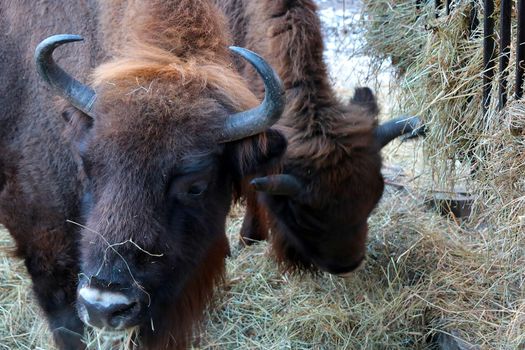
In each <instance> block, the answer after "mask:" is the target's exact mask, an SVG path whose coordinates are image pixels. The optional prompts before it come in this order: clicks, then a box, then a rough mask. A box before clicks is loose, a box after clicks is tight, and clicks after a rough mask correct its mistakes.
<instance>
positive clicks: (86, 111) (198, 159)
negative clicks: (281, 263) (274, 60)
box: [0, 0, 286, 349]
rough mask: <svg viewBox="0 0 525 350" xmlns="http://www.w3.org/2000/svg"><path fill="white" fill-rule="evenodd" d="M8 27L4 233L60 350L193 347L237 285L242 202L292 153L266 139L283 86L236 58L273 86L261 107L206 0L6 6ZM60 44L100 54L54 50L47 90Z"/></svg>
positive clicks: (1, 127)
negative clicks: (128, 335) (235, 224)
mask: <svg viewBox="0 0 525 350" xmlns="http://www.w3.org/2000/svg"><path fill="white" fill-rule="evenodd" d="M97 11H99V12H97ZM0 13H2V18H1V19H0V29H1V30H2V33H3V35H4V36H3V41H2V43H1V44H0V58H1V61H2V65H1V67H0V76H1V79H2V81H1V84H0V105H1V106H2V109H1V112H0V150H1V153H0V222H1V223H2V224H4V225H5V227H6V228H7V229H8V230H9V232H10V233H11V235H12V236H13V237H14V239H15V241H16V245H17V252H16V253H17V255H18V256H19V257H22V258H24V259H25V263H26V266H27V270H28V272H29V274H30V275H31V278H32V280H33V286H34V292H35V294H36V296H37V299H38V301H39V303H40V306H41V307H42V309H43V310H44V312H45V315H46V317H47V319H48V321H49V325H50V328H51V329H52V330H53V332H54V337H55V340H56V343H57V345H58V346H59V348H61V349H81V348H84V344H83V343H82V341H81V335H82V333H83V323H85V324H88V325H92V326H96V327H101V328H102V327H103V328H106V329H110V330H111V329H112V330H120V329H127V328H130V327H138V328H139V339H138V342H139V344H140V345H139V347H140V348H146V349H183V348H186V347H187V345H188V342H189V339H191V335H192V330H193V329H194V326H195V324H196V322H197V321H198V320H199V318H200V316H201V314H202V312H203V309H204V307H205V305H206V304H207V302H208V301H209V299H210V297H211V295H212V292H213V289H214V286H215V285H216V283H217V282H218V281H220V280H221V278H222V276H223V270H224V259H225V256H226V255H227V253H228V242H227V240H226V236H225V220H226V216H227V213H228V211H229V207H230V202H231V200H232V193H233V192H234V190H235V189H236V188H238V187H239V186H240V181H241V179H242V178H244V177H246V176H248V175H250V174H255V173H256V169H263V170H264V169H266V168H270V167H272V166H273V165H272V164H273V163H275V162H276V160H277V159H278V157H279V156H280V155H281V154H282V153H283V152H284V149H285V146H286V141H285V139H284V138H283V137H282V136H281V134H279V133H278V132H275V131H272V130H268V131H266V130H267V129H268V127H269V126H270V125H271V124H273V123H274V122H275V121H276V119H277V118H278V117H279V116H280V115H281V113H282V109H283V104H284V100H283V97H284V92H283V90H282V85H281V82H280V80H279V79H278V77H277V76H276V74H275V72H274V71H273V70H272V69H271V68H270V66H269V65H268V64H267V63H266V62H265V61H264V60H263V59H262V58H260V57H259V56H257V55H255V54H253V53H251V52H249V51H247V50H245V49H241V48H232V50H233V51H234V52H235V53H236V54H238V55H239V56H241V57H243V58H244V59H245V60H247V61H248V62H250V64H252V65H253V66H254V67H255V69H256V70H257V71H258V72H259V75H260V76H261V77H262V79H263V80H264V85H265V89H266V93H265V99H264V101H263V102H262V103H261V104H260V105H259V106H257V105H258V104H259V103H258V101H257V98H256V97H255V96H254V94H253V93H252V92H251V91H250V90H249V88H248V87H247V85H246V83H245V80H243V78H242V77H241V76H240V75H239V73H237V71H235V70H234V68H233V61H232V57H231V53H230V52H229V51H228V48H227V45H228V44H229V43H230V42H231V38H230V36H229V34H228V33H229V32H228V30H227V26H226V21H225V19H224V17H223V16H221V15H220V14H219V12H218V9H217V8H216V7H215V5H213V4H211V3H210V2H208V1H204V0H179V1H167V0H150V1H145V0H144V1H140V0H135V1H129V2H128V1H122V0H108V1H101V2H100V3H98V4H97V3H95V2H94V1H67V2H54V1H39V2H37V3H35V2H34V1H32V0H22V1H10V0H8V1H4V2H2V3H1V4H0ZM57 32H58V33H59V32H79V33H81V34H83V35H84V36H85V37H86V38H87V39H88V40H87V42H86V44H83V45H80V44H75V45H73V44H70V45H65V46H64V47H60V48H59V46H61V45H64V44H66V43H71V42H74V41H79V40H82V39H81V37H80V36H77V35H54V36H51V37H49V38H47V39H45V40H44V41H42V42H41V43H40V44H39V45H38V47H37V49H36V53H35V62H36V68H37V69H36V70H38V73H39V75H40V79H39V77H38V75H37V73H36V70H35V67H34V63H33V62H32V59H31V56H32V55H31V53H30V52H31V51H32V50H33V49H34V47H35V46H36V43H37V42H38V41H40V40H41V39H42V38H45V37H46V36H49V35H51V34H53V33H57ZM57 48H58V49H57ZM56 49H57V50H56ZM55 50H56V51H57V52H56V57H55V58H57V60H59V61H60V66H59V65H58V64H57V63H56V62H55V60H54V58H53V52H54V51H55ZM58 55H60V56H58ZM104 58H106V59H105V61H106V62H105V63H102V64H101V60H103V59H104ZM61 66H62V67H65V69H63V68H61ZM91 66H96V68H95V69H94V70H93V71H91V70H90V69H89V68H88V67H91ZM66 71H68V72H69V73H71V75H77V77H79V78H80V79H79V80H86V81H90V83H89V85H84V84H82V83H80V82H79V80H76V79H75V78H73V77H72V76H71V75H70V74H69V73H66ZM88 75H89V76H90V78H89V80H88V79H87V76H88ZM42 80H43V81H42ZM44 82H45V83H47V86H48V87H49V88H51V90H52V92H53V93H54V94H55V95H59V96H62V97H63V98H62V99H60V100H59V101H53V94H52V93H50V92H49V91H47V90H46V89H45V88H44V87H45V84H44ZM55 102H56V103H55Z"/></svg>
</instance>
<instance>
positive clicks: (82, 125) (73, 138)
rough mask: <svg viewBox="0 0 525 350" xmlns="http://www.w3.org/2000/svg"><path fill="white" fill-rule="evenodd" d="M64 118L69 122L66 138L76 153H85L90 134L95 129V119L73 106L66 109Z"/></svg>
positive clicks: (63, 112) (63, 113)
mask: <svg viewBox="0 0 525 350" xmlns="http://www.w3.org/2000/svg"><path fill="white" fill-rule="evenodd" d="M62 118H63V119H64V120H65V121H66V122H67V127H66V130H65V135H66V138H67V139H68V140H69V141H70V142H71V144H72V145H73V146H74V149H75V150H76V151H78V152H80V153H83V152H84V148H85V145H86V141H87V138H88V135H89V132H90V130H91V128H92V127H93V118H91V117H90V116H88V115H87V114H84V113H83V112H81V111H79V110H78V109H76V108H74V107H72V106H68V107H65V108H64V110H63V111H62Z"/></svg>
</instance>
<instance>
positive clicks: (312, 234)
mask: <svg viewBox="0 0 525 350" xmlns="http://www.w3.org/2000/svg"><path fill="white" fill-rule="evenodd" d="M330 108H331V109H328V110H327V111H325V115H324V116H323V118H325V120H326V123H327V124H328V125H329V127H326V126H325V127H326V128H325V129H323V130H317V129H316V128H315V126H313V127H312V130H294V129H293V128H291V129H292V130H291V131H289V132H288V133H289V135H288V140H289V146H288V150H287V152H286V156H285V158H284V164H283V174H280V175H271V176H266V177H259V178H255V179H254V180H252V182H251V183H252V185H253V186H254V187H255V189H256V190H258V191H260V192H262V193H261V194H260V197H262V202H263V203H264V205H265V206H266V207H267V209H268V211H269V213H270V215H269V216H270V222H271V225H272V231H273V234H272V240H273V247H274V251H275V253H276V255H277V258H278V259H279V260H280V261H282V262H284V263H285V264H286V265H288V266H289V267H292V268H314V267H317V268H320V269H321V270H324V271H327V272H329V273H332V274H336V275H340V276H346V275H347V274H348V273H350V272H351V271H353V270H355V269H356V268H357V267H359V266H360V265H361V264H362V262H363V260H364V258H365V253H366V238H367V232H368V224H367V219H368V217H369V215H370V213H371V212H372V210H373V209H374V207H375V206H376V204H377V203H378V201H379V199H380V198H381V195H382V193H383V187H384V184H383V177H382V175H381V158H380V154H379V151H380V148H381V147H382V146H384V145H386V144H387V143H388V142H389V141H391V140H393V139H394V138H395V137H397V136H400V135H402V134H405V133H407V132H413V131H414V130H415V129H416V127H417V124H418V120H417V118H415V119H409V120H408V123H407V120H406V118H404V119H399V120H393V121H390V122H388V123H386V124H383V125H380V126H378V127H374V120H375V116H376V115H377V112H378V107H377V104H376V101H375V97H374V95H373V93H372V92H371V91H370V90H369V89H368V88H360V89H357V90H356V94H355V96H354V98H353V99H352V101H351V103H350V105H349V106H337V107H330Z"/></svg>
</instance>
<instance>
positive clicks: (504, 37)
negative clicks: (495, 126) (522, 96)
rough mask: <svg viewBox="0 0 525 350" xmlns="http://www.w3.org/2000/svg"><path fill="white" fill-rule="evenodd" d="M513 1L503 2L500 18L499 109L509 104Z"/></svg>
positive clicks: (502, 0)
mask: <svg viewBox="0 0 525 350" xmlns="http://www.w3.org/2000/svg"><path fill="white" fill-rule="evenodd" d="M511 10H512V0H501V18H500V45H499V47H500V56H499V71H500V74H501V75H500V80H499V104H498V107H499V109H502V108H503V107H505V104H506V103H507V75H508V72H507V67H508V66H509V59H510V35H511V28H510V21H511V17H510V16H511Z"/></svg>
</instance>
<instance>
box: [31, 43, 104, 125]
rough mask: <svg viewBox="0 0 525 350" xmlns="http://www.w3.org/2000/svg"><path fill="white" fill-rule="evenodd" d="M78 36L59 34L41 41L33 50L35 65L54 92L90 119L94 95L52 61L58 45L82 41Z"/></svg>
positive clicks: (93, 92) (88, 88)
mask: <svg viewBox="0 0 525 350" xmlns="http://www.w3.org/2000/svg"><path fill="white" fill-rule="evenodd" d="M82 40H84V38H82V37H81V36H80V35H72V34H60V35H53V36H50V37H49V38H47V39H45V40H43V41H42V42H41V43H40V44H38V46H37V47H36V50H35V64H36V68H37V70H38V73H39V74H40V76H41V77H42V78H43V79H44V81H45V82H46V83H47V84H49V85H50V86H51V87H52V88H53V89H55V91H56V92H57V93H58V94H59V95H61V96H63V97H64V98H65V99H66V100H68V101H69V102H70V103H71V104H72V105H73V106H75V107H76V108H78V109H80V110H81V111H82V112H84V113H86V114H87V115H89V116H91V117H92V112H91V109H92V107H93V104H94V102H95V99H96V94H95V91H93V89H91V88H90V87H88V86H86V85H84V84H82V83H80V82H78V81H77V80H76V79H74V78H73V77H71V76H70V75H69V74H68V73H66V72H65V71H64V70H63V69H62V68H60V67H59V66H58V65H57V64H56V63H55V61H54V60H53V51H55V49H56V48H57V47H59V46H60V45H63V44H66V43H70V42H74V41H82Z"/></svg>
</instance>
